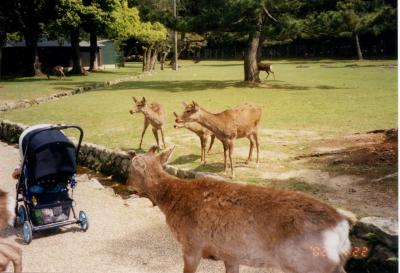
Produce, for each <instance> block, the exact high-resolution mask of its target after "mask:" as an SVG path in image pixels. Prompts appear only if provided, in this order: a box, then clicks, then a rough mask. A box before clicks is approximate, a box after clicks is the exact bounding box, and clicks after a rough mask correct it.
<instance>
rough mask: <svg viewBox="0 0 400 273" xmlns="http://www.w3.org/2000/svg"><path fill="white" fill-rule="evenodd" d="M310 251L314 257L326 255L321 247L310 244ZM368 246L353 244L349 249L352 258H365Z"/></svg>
mask: <svg viewBox="0 0 400 273" xmlns="http://www.w3.org/2000/svg"><path fill="white" fill-rule="evenodd" d="M310 249H311V253H312V255H313V256H314V257H326V251H325V249H324V248H323V247H319V246H311V247H310ZM368 253H369V248H368V247H366V246H362V247H360V246H355V247H353V249H352V251H351V257H354V258H360V257H361V258H366V257H368Z"/></svg>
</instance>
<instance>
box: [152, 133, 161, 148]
mask: <svg viewBox="0 0 400 273" xmlns="http://www.w3.org/2000/svg"><path fill="white" fill-rule="evenodd" d="M151 130H152V131H153V135H154V137H155V139H156V141H157V147H158V150H160V143H159V141H158V129H157V128H151Z"/></svg>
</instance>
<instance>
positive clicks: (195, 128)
mask: <svg viewBox="0 0 400 273" xmlns="http://www.w3.org/2000/svg"><path fill="white" fill-rule="evenodd" d="M174 116H175V118H176V119H175V124H174V128H186V129H188V130H190V131H192V132H193V133H195V134H196V135H197V136H198V137H199V138H200V145H201V162H202V163H203V164H206V147H207V144H208V139H209V138H210V137H211V142H210V147H209V148H208V151H207V153H209V152H210V150H211V147H212V145H213V144H214V140H215V135H214V134H213V133H212V132H211V131H210V130H208V129H207V128H206V127H204V126H202V125H200V124H199V123H197V122H183V121H182V120H181V119H180V118H179V117H178V114H177V113H175V112H174Z"/></svg>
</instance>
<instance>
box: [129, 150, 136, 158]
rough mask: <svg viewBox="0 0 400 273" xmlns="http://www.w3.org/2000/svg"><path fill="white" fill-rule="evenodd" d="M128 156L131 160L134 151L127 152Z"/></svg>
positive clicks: (134, 153) (134, 154)
mask: <svg viewBox="0 0 400 273" xmlns="http://www.w3.org/2000/svg"><path fill="white" fill-rule="evenodd" d="M128 156H129V159H132V158H134V157H135V156H136V152H135V151H128Z"/></svg>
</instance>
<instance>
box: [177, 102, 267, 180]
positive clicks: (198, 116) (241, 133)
mask: <svg viewBox="0 0 400 273" xmlns="http://www.w3.org/2000/svg"><path fill="white" fill-rule="evenodd" d="M179 118H180V119H181V120H182V121H183V122H193V121H194V122H198V123H200V124H201V125H202V126H204V127H206V128H207V129H208V130H210V131H211V132H213V134H214V135H215V137H216V138H218V139H219V140H220V141H221V142H222V145H223V147H224V171H225V172H226V171H227V160H226V157H227V153H229V162H230V166H231V174H232V177H235V173H234V170H233V163H232V153H233V142H234V140H235V139H237V138H244V137H245V138H247V139H248V140H249V141H250V150H249V156H248V158H247V160H246V164H248V163H249V162H250V161H251V158H252V154H253V148H254V144H255V145H256V148H257V164H258V160H259V153H260V145H259V143H258V130H259V126H260V120H261V108H260V107H258V106H254V105H250V104H243V105H241V106H239V107H236V108H233V109H228V110H225V111H223V112H220V113H217V114H213V113H210V112H208V111H206V110H205V109H203V108H201V107H200V106H199V105H198V104H197V103H195V102H193V103H192V104H187V105H186V107H185V110H184V112H183V113H182V115H181V116H180V117H179Z"/></svg>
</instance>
